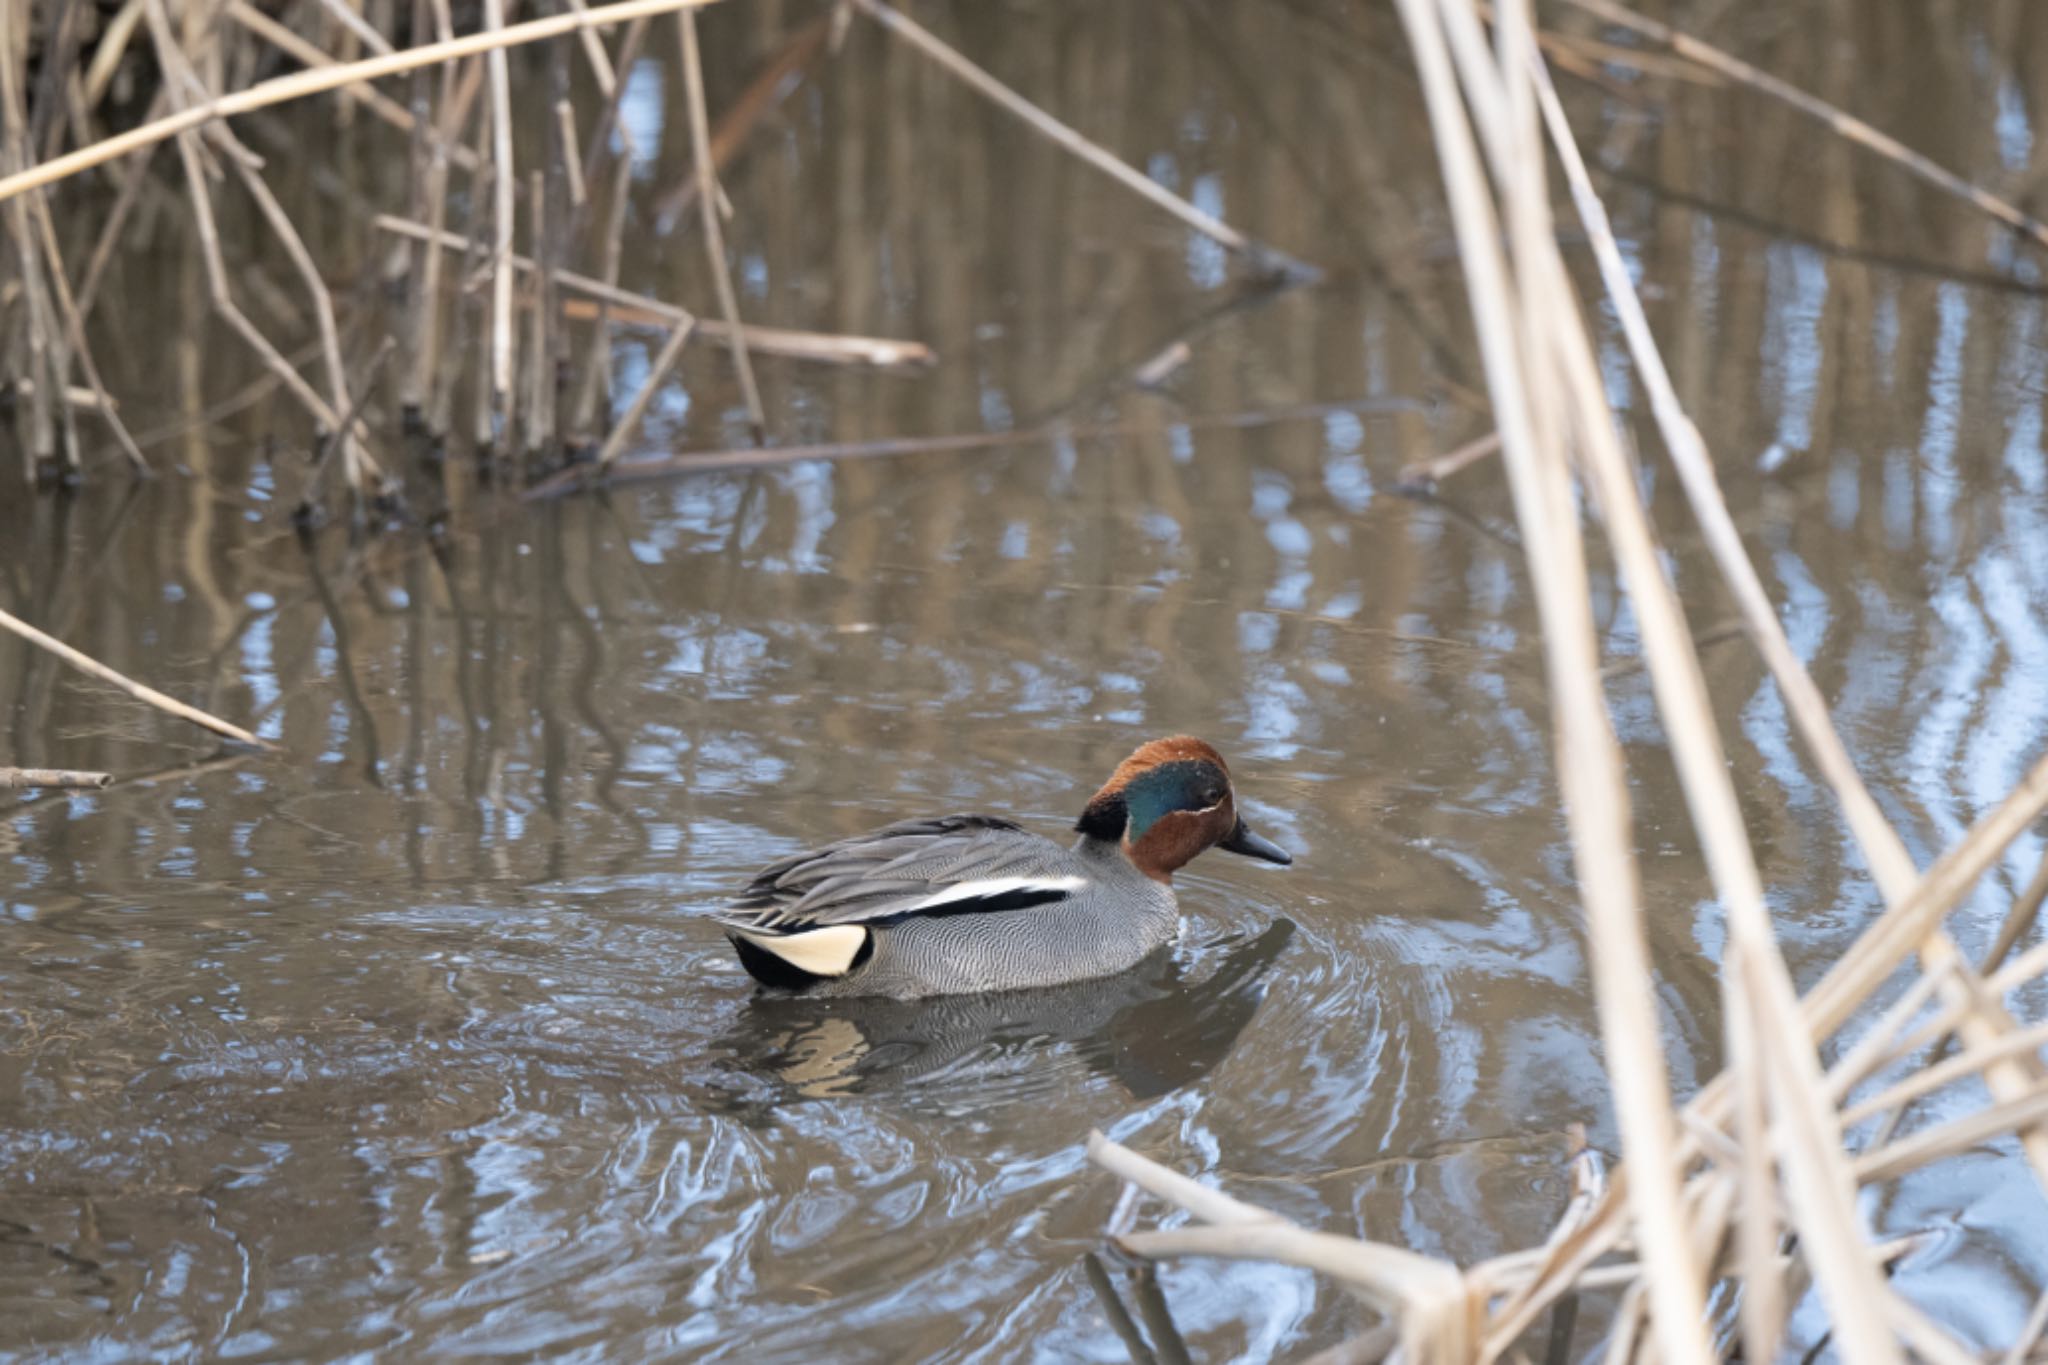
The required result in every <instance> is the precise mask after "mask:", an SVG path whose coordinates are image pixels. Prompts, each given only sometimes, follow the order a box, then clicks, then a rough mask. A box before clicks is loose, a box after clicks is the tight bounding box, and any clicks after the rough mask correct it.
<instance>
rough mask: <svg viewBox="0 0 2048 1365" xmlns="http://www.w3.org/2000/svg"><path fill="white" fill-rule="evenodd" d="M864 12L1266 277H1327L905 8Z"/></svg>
mask: <svg viewBox="0 0 2048 1365" xmlns="http://www.w3.org/2000/svg"><path fill="white" fill-rule="evenodd" d="M852 3H853V5H854V6H855V7H856V8H858V9H859V10H860V11H861V13H863V14H865V15H867V16H868V17H869V18H871V19H873V20H875V21H876V22H877V23H879V24H881V25H882V26H883V27H884V28H887V29H888V30H889V31H890V32H891V33H894V34H895V35H896V36H898V37H899V38H902V39H903V40H904V41H906V42H908V43H909V44H910V45H911V46H913V47H915V48H917V50H918V51H920V52H922V53H924V54H925V55H926V56H927V57H930V58H931V59H932V60H933V61H935V62H937V63H938V64H939V65H940V66H942V67H944V68H945V69H946V70H947V71H948V72H950V73H952V74H953V75H954V76H956V77H958V78H959V79H960V80H961V81H963V82H965V83H966V84H967V85H968V86H969V87H970V88H972V89H973V90H974V91H975V92H976V93H978V94H980V95H982V96H983V97H985V98H987V99H989V100H992V101H994V102H995V103H996V104H998V105H1000V106H1001V107H1002V108H1003V109H1004V110H1005V111H1007V112H1008V113H1010V114H1012V115H1014V116H1015V117H1017V118H1018V119H1021V120H1022V121H1023V122H1024V124H1025V126H1027V127H1029V128H1030V129H1031V130H1032V131H1033V132H1035V133H1037V134H1038V135H1039V136H1041V137H1044V138H1046V139H1047V140H1049V141H1051V142H1052V143H1054V144H1056V145H1057V146H1059V147H1061V148H1063V149H1064V150H1066V151H1067V152H1070V153H1071V154H1073V155H1074V156H1077V157H1079V158H1080V159H1081V160H1083V161H1085V162H1087V163H1088V164H1089V165H1091V166H1093V167H1095V169H1097V170H1099V171H1101V172H1102V173H1103V174H1105V175H1107V176H1109V177H1110V178H1111V179H1112V180H1115V181H1116V182H1117V183H1118V184H1120V185H1122V186H1123V187H1124V188H1126V189H1128V190H1131V191H1133V192H1134V193H1136V194H1138V195H1141V196H1142V197H1144V198H1146V199H1148V200H1150V201H1151V202H1152V203H1154V204H1157V205H1158V206H1159V207H1160V208H1162V209H1165V210H1166V211H1167V212H1168V213H1170V214H1172V215H1173V216H1174V217H1176V218H1178V219H1180V221H1181V222H1183V223H1185V224H1187V225H1188V226H1189V227H1191V228H1193V229H1194V230H1195V231H1196V232H1199V233H1201V234H1202V235H1203V236H1204V237H1207V238H1208V239H1209V240H1210V241H1212V242H1215V243H1216V244H1217V245H1218V246H1220V247H1222V248H1223V249H1224V250H1226V251H1228V252H1230V253H1231V254H1232V255H1235V256H1238V257H1240V258H1241V259H1243V260H1244V261H1246V262H1247V263H1249V264H1250V266H1251V267H1252V269H1253V270H1254V272H1256V273H1258V274H1261V275H1283V276H1293V277H1296V278H1301V279H1314V278H1317V277H1319V276H1320V275H1321V273H1322V272H1321V271H1319V270H1318V269H1316V267H1314V266H1312V265H1309V264H1307V263H1306V262H1303V261H1298V260H1296V259H1295V258H1294V257H1292V256H1289V255H1287V254H1286V253H1285V252H1283V251H1279V250H1276V249H1275V248H1273V247H1270V246H1267V245H1266V244H1265V243H1263V242H1258V241H1254V240H1253V239H1252V238H1250V237H1247V236H1246V235H1245V234H1244V233H1242V232H1239V231H1238V230H1237V229H1236V228H1234V227H1232V226H1230V225H1229V224H1228V223H1226V222H1224V221H1223V220H1221V219H1220V218H1216V217H1214V216H1212V215H1210V214H1207V213H1204V212H1202V211H1201V210H1200V209H1198V208H1196V207H1195V206H1194V205H1193V204H1190V203H1189V202H1188V201H1187V200H1185V199H1183V198H1181V197H1180V196H1179V195H1177V194H1175V193H1174V192H1173V191H1171V190H1169V189H1167V188H1166V187H1165V186H1163V185H1160V184H1159V183H1157V182H1156V181H1154V180H1152V179H1151V178H1150V177H1149V176H1146V175H1144V174H1143V173H1141V172H1139V171H1137V170H1135V169H1133V168H1132V167H1131V166H1130V165H1129V164H1128V163H1126V162H1125V161H1123V160H1122V159H1120V158H1119V157H1117V156H1116V155H1115V154H1114V153H1112V152H1110V151H1108V150H1106V149H1104V148H1102V147H1100V146H1097V145H1096V144H1095V143H1093V142H1090V141H1089V140H1088V139H1087V138H1085V137H1083V136H1082V135H1081V134H1080V133H1078V132H1076V131H1075V130H1074V129H1072V128H1070V127H1068V126H1067V125H1066V124H1064V123H1062V122H1060V121H1059V120H1058V119H1056V118H1054V117H1053V116H1052V115H1050V114H1048V113H1046V112H1045V111H1044V110H1043V109H1040V108H1039V107H1038V106H1037V105H1035V104H1033V103H1032V102H1031V101H1030V100H1027V99H1025V98H1024V97H1023V96H1022V95H1020V94H1018V93H1017V92H1016V91H1014V90H1012V89H1010V87H1009V86H1007V85H1004V84H1003V83H1002V82H1001V81H999V80H997V79H996V78H995V77H994V76H991V75H989V73H988V72H986V71H984V70H982V69H981V68H980V67H978V66H976V65H975V64H974V63H973V62H971V61H969V60H968V59H967V58H966V57H964V56H962V55H961V54H960V53H959V52H957V51H955V50H954V49H953V48H952V47H950V46H948V45H947V44H946V43H945V42H944V41H942V40H941V39H940V38H939V37H938V36H937V35H936V34H934V33H932V31H931V30H929V29H927V28H925V27H924V26H923V25H922V24H919V23H918V22H917V21H915V20H914V19H912V18H910V17H909V16H908V15H906V14H904V13H903V12H902V11H900V10H896V9H892V8H890V7H889V6H888V5H885V4H883V3H882V2H881V0H852Z"/></svg>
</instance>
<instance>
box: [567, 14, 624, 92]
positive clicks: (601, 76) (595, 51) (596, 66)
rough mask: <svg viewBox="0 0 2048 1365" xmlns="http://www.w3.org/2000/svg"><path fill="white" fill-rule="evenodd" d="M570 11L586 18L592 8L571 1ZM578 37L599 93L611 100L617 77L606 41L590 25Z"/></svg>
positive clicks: (577, 33)
mask: <svg viewBox="0 0 2048 1365" xmlns="http://www.w3.org/2000/svg"><path fill="white" fill-rule="evenodd" d="M569 9H570V10H571V11H572V12H573V13H575V14H578V15H581V16H584V17H586V18H587V17H588V16H589V13H590V8H589V6H588V5H586V4H585V3H584V0H569ZM576 37H577V39H578V40H579V41H580V42H581V43H582V46H583V55H584V58H585V60H587V61H588V62H589V63H590V74H591V75H592V76H593V77H594V78H595V79H596V81H597V92H598V93H599V94H600V95H603V96H604V97H605V98H606V99H607V100H609V99H610V98H611V97H612V92H613V90H614V89H615V88H616V84H617V77H616V76H615V75H614V73H613V70H612V63H611V57H610V56H609V55H608V54H607V53H606V52H605V50H604V41H603V40H602V39H600V38H599V37H598V36H597V30H596V29H595V28H594V27H592V26H591V25H589V24H585V25H584V26H583V27H582V28H580V29H578V30H577V31H576Z"/></svg>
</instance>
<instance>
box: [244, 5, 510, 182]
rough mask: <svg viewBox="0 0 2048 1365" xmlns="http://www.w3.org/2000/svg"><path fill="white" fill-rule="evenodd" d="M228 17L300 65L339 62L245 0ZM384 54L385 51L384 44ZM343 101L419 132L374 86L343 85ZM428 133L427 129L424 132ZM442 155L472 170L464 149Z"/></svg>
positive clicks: (414, 120) (413, 119)
mask: <svg viewBox="0 0 2048 1365" xmlns="http://www.w3.org/2000/svg"><path fill="white" fill-rule="evenodd" d="M223 12H224V13H225V14H226V15H227V17H228V18H230V19H232V20H234V21H235V22H236V23H237V24H240V25H241V26H242V27H243V28H245V29H247V30H249V32H251V33H253V34H255V35H256V36H257V37H259V38H261V39H263V40H264V41H265V42H267V43H269V44H270V45H271V46H272V47H274V48H276V49H277V50H278V51H279V52H282V53H284V54H285V55H286V56H287V57H290V58H291V59H292V60H293V61H296V62H298V63H299V64H300V65H301V66H305V67H308V68H314V69H317V68H321V67H329V66H335V65H338V64H339V63H338V62H337V61H336V59H335V58H334V57H332V56H329V55H328V54H327V53H326V52H325V51H323V50H322V49H321V48H320V47H319V46H318V45H317V44H314V43H310V42H308V41H306V39H304V38H301V37H300V36H299V35H298V34H296V33H294V32H292V30H290V29H288V28H286V27H285V26H284V25H283V24H280V23H279V22H277V20H275V19H273V18H271V17H270V16H269V15H267V14H265V13H263V11H261V10H259V9H257V8H256V7H255V6H253V5H250V4H248V3H247V0H228V4H227V6H226V8H225V9H224V11H223ZM384 50H385V51H387V52H388V51H389V50H390V48H389V44H386V46H385V49H384ZM338 93H340V94H341V95H342V96H344V97H345V98H348V99H351V100H354V101H356V102H357V103H358V104H361V105H362V106H363V107H364V108H365V109H368V110H369V111H370V112H371V113H372V114H374V115H376V116H377V118H379V119H380V120H382V121H383V122H385V123H388V124H390V125H391V126H392V127H393V128H396V129H398V130H399V131H400V132H403V133H416V132H420V131H422V124H421V122H420V119H419V116H418V115H417V114H416V113H414V112H413V111H412V110H409V109H407V108H406V107H405V106H403V105H401V104H399V103H398V102H397V101H396V100H394V99H391V98H390V97H389V96H386V95H382V94H379V93H378V92H377V90H376V88H375V87H373V86H370V85H366V84H355V85H344V86H342V87H341V88H340V90H339V92H338ZM427 131H429V132H430V133H431V129H427ZM444 150H445V154H446V155H447V156H448V157H449V158H451V159H452V160H453V161H454V162H455V163H456V164H457V165H459V166H462V167H464V168H465V169H468V170H474V169H476V157H475V155H474V154H472V153H471V152H470V150H469V149H468V148H467V147H451V148H446V149H444Z"/></svg>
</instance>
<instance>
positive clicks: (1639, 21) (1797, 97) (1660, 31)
mask: <svg viewBox="0 0 2048 1365" xmlns="http://www.w3.org/2000/svg"><path fill="white" fill-rule="evenodd" d="M1569 3H1570V4H1571V5H1573V6H1574V7H1575V8H1578V9H1581V10H1584V11H1585V12H1586V13H1588V14H1591V15H1594V16H1596V17H1598V18H1601V19H1605V20H1607V21H1608V22H1609V23H1612V24H1619V25H1621V26H1622V27H1623V28H1626V29H1628V30H1629V31H1631V32H1633V33H1638V34H1641V35H1642V36H1643V37H1645V38H1648V39H1649V40H1650V41H1652V42H1655V43H1662V44H1663V45H1664V46H1665V47H1668V48H1669V49H1671V51H1673V52H1675V53H1677V54H1678V55H1679V56H1681V57H1683V58H1685V59H1686V60H1687V61H1691V62H1697V63H1698V64H1699V65H1701V66H1703V67H1706V68H1707V69H1708V70H1710V71H1715V72H1718V73H1720V74H1721V75H1723V76H1726V77H1727V78H1728V79H1729V80H1731V81H1734V82H1736V83H1737V84H1740V85H1745V86H1748V87H1749V88H1750V89H1752V90H1756V91H1760V92H1761V93H1763V94H1766V95H1769V96H1770V97H1771V98H1773V99H1775V100H1778V101H1780V102H1782V103H1784V104H1788V105H1790V106H1791V107H1792V108H1794V109H1797V110H1798V111H1799V112H1800V113H1802V114H1805V115H1806V116H1807V117H1808V118H1811V119H1815V120H1817V121H1819V122H1820V123H1823V124H1825V125H1827V127H1828V128H1829V129H1831V130H1832V131H1833V132H1835V133H1837V134H1839V135H1840V136H1842V137H1845V138H1847V139H1849V141H1851V142H1854V143H1856V144H1858V145H1859V146H1863V147H1867V148H1869V149H1870V150H1871V151H1873V152H1876V153H1877V154H1878V155H1879V156H1882V157H1884V158H1885V159H1886V160H1888V161H1891V162H1893V163H1895V164H1896V165H1899V166H1902V167H1904V168H1905V169H1906V170H1907V171H1909V172H1911V173H1912V174H1913V175H1915V176H1917V177H1919V178H1920V179H1921V180H1923V181H1925V182H1926V183H1928V184H1930V185H1932V186H1934V187H1935V188H1936V189H1938V190H1941V191H1942V192H1943V193H1945V194H1949V195H1953V196H1954V197H1955V198H1957V199H1961V200H1962V201H1963V202H1965V203H1967V204H1970V205H1972V206H1974V207H1975V208H1977V209H1979V210H1981V211H1982V212H1984V213H1987V214H1989V215H1991V216H1992V217H1993V218H1996V219H1997V220H1998V221H1999V222H2001V223H2004V224H2005V225H2006V226H2007V227H2009V228H2011V229H2012V230H2013V231H2015V232H2018V233H2020V234H2022V235H2023V236H2027V237H2031V238H2033V240H2034V241H2035V243H2036V244H2037V245H2040V246H2048V223H2043V222H2042V221H2041V220H2040V219H2038V218H2035V217H2033V216H2031V215H2029V214H2026V213H2022V212H2021V211H2020V210H2019V209H2018V208H2016V207H2014V206H2013V205H2012V204H2010V203H2008V202H2006V201H2005V200H2003V199H2000V198H1999V197H1998V196H1997V195H1995V194H1991V193H1989V192H1988V191H1986V190H1983V189H1980V188H1978V187H1977V186H1975V185H1972V184H1971V183H1970V182H1969V181H1967V180H1965V179H1963V178H1962V177H1961V176H1959V175H1957V174H1956V173H1955V172H1953V171H1951V170H1948V169H1947V168H1946V167H1944V166H1942V165H1940V164H1939V163H1937V162H1935V161H1932V160H1930V159H1929V158H1927V157H1925V156H1922V155H1921V154H1920V153H1918V152H1916V151H1914V150H1913V149H1912V148H1911V147H1908V146H1906V144H1905V143H1903V142H1900V141H1899V140H1898V139H1897V138H1895V137H1892V136H1891V135H1889V134H1887V133H1882V132H1879V131H1878V130H1877V129H1876V128H1873V127H1871V126H1870V125H1869V124H1868V123H1865V122H1864V121H1863V120H1862V119H1860V118H1857V117H1856V116H1855V115H1853V114H1849V113H1845V112H1844V111H1842V110H1840V109H1837V108H1836V107H1835V106H1834V105H1832V104H1829V103H1828V102H1827V101H1826V100H1823V99H1818V98H1816V97H1815V96H1813V95H1809V94H1807V93H1806V92H1805V91H1804V90H1801V89H1799V88H1798V87H1797V86H1795V85H1792V84H1790V83H1788V82H1786V81H1782V80H1780V79H1778V78H1777V77H1776V76H1773V75H1771V74H1770V73H1769V72H1768V71H1763V70H1760V69H1758V68H1757V67H1754V66H1751V65H1750V64H1749V63H1748V62H1745V61H1743V60H1741V59H1740V58H1739V57H1733V56H1730V55H1729V54H1728V53H1726V52H1723V51H1722V50H1721V49H1720V48H1718V47H1715V46H1714V45H1713V44H1711V43H1706V42H1702V41H1700V40H1699V39H1698V38H1695V37H1693V36H1691V35H1690V34H1687V33H1683V32H1681V31H1680V30H1678V29H1675V28H1673V27H1671V26H1670V25H1669V24H1663V23H1659V22H1658V21H1656V20H1655V19H1650V18H1646V17H1645V16H1643V15H1640V14H1637V13H1636V12H1635V11H1633V10H1630V9H1625V8H1623V7H1622V6H1620V5H1617V4H1613V3H1611V0H1569ZM1615 60H1616V61H1623V60H1626V58H1623V57H1616V58H1615Z"/></svg>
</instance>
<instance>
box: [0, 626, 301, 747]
mask: <svg viewBox="0 0 2048 1365" xmlns="http://www.w3.org/2000/svg"><path fill="white" fill-rule="evenodd" d="M0 630H5V631H8V632H10V633H11V634H14V635H18V636H20V637H21V638H22V639H24V640H26V641H28V642H29V643H30V644H32V645H35V646H36V647H37V648H39V649H45V650H48V651H49V652H50V653H52V654H54V655H56V656H57V657H58V658H59V659H62V660H63V661H64V662H65V663H67V664H70V665H71V666H72V667H73V668H75V669H77V670H78V671H79V672H81V673H84V674H86V675H88V676H90V677H94V678H98V679H99V680H100V681H101V682H104V683H110V684H112V685H113V686H115V687H118V688H120V689H121V690H122V691H123V692H126V693H127V694H128V695H129V696H131V697H133V698H135V699H136V700H137V701H141V702H146V703H147V704H149V705H151V706H154V707H155V708H156V709H157V710H159V711H164V712H167V713H169V714H171V715H173V716H176V717H178V718H179V719H180V720H188V721H190V722H192V723H193V724H194V725H197V726H200V727H201V728H203V729H207V730H211V731H213V732H214V733H215V734H217V735H222V736H225V737H226V738H228V739H232V740H234V741H235V742H237V743H239V744H246V745H248V746H250V747H251V748H253V749H276V748H277V746H276V745H275V744H272V743H271V742H270V741H269V740H267V739H258V738H257V737H256V736H255V735H252V734H250V733H249V732H248V731H247V730H244V729H242V728H241V727H240V726H239V725H233V724H230V723H229V722H227V721H224V720H222V719H221V718H220V717H219V716H212V715H208V714H207V713H206V712H204V711H201V710H200V709H199V708H198V707H196V706H187V705H186V704H185V703H184V702H181V701H179V700H178V699H177V698H176V697H167V696H165V695H164V694H163V693H161V692H159V691H157V690H156V689H155V688H153V687H146V686H144V685H143V684H142V683H139V682H136V681H135V680H134V679H133V678H130V677H128V676H127V675H126V674H123V673H117V672H115V671H114V670H113V669H111V668H109V667H107V666H106V665H105V664H103V663H101V662H100V661H99V660H97V659H95V658H93V657H92V656H91V655H89V654H85V653H82V652H81V651H79V650H76V649H73V648H72V647H71V646H70V645H67V644H65V643H64V642H63V641H62V640H59V639H57V638H56V637H55V636H52V635H46V634H44V633H43V632H42V631H40V630H38V629H36V628H35V627H34V626H32V625H30V624H29V623H28V622H26V621H24V620H21V619H20V618H19V617H17V616H14V615H13V614H11V613H9V612H6V611H0Z"/></svg>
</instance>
